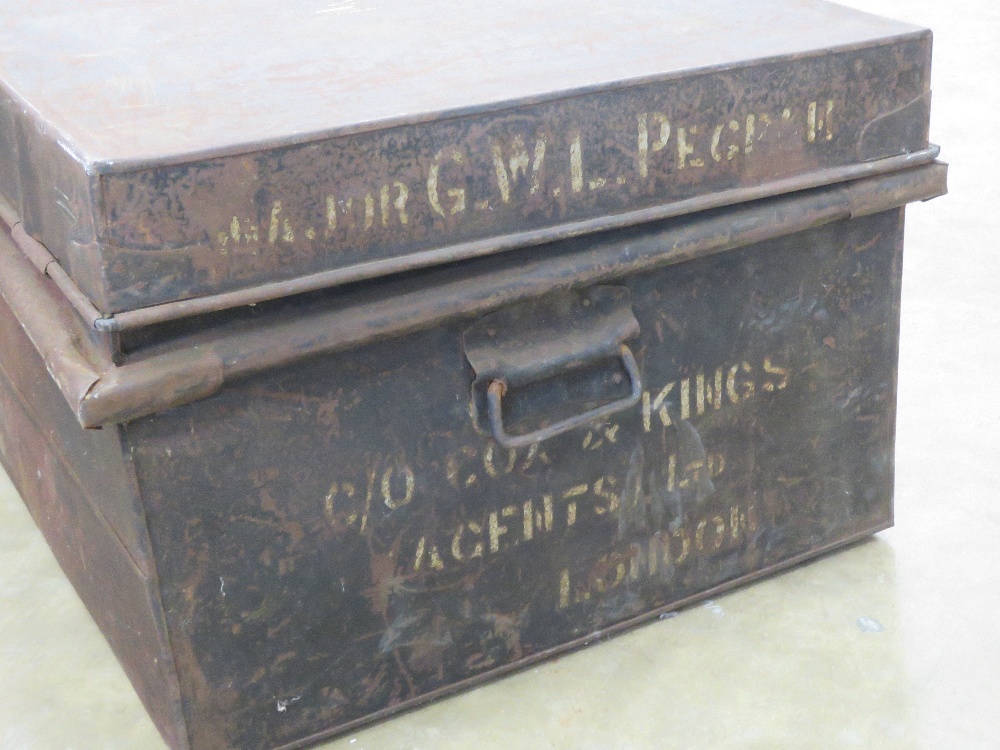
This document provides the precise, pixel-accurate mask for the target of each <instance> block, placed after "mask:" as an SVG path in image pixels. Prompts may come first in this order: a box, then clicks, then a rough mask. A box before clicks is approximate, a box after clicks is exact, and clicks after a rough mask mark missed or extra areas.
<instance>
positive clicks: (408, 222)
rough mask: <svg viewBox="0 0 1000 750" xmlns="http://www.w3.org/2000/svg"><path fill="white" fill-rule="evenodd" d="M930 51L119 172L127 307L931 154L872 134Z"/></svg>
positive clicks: (395, 259) (107, 260) (113, 230)
mask: <svg viewBox="0 0 1000 750" xmlns="http://www.w3.org/2000/svg"><path fill="white" fill-rule="evenodd" d="M925 52H926V41H925V40H912V41H907V42H901V43H900V44H899V45H898V46H897V47H893V48H872V49H859V50H852V51H845V52H842V53H838V54H836V55H828V56H821V57H817V58H810V59H809V60H808V61H794V62H775V63H769V64H767V65H764V66H760V67H758V68H755V69H753V70H733V71H726V72H709V73H704V74H701V75H697V76H692V77H688V78H685V79H683V80H673V81H663V82H657V83H649V84H643V85H636V86H626V87H624V88H621V89H616V90H613V91H605V92H602V93H601V94H586V95H579V96H571V97H567V98H560V99H556V100H553V101H548V102H539V103H533V104H527V105H524V106H521V107H519V108H517V109H516V110H513V111H498V112H494V113H486V114H473V115H467V116H461V117H456V118H444V119H437V120H430V121H428V122H424V123H419V124H411V125H401V126H397V127H392V128H388V129H385V130H375V131H371V132H359V133H357V134H354V135H345V136H339V137H335V138H330V139H326V140H319V141H316V142H311V143H308V144H302V145H296V146H286V147H280V148H274V149H271V150H268V151H266V152H262V153H253V154H245V155H236V156H229V157H220V158H216V159H208V160H205V161H201V162H192V163H190V164H184V165H178V166H172V167H163V168H159V169H150V170H143V171H139V172H135V173H131V174H122V175H108V176H106V177H105V178H104V183H103V184H105V186H106V202H107V210H106V212H105V215H106V216H107V217H108V223H107V226H106V227H104V228H103V230H102V231H101V243H102V249H101V253H102V256H103V257H104V266H103V267H105V268H106V269H108V271H107V274H106V275H105V277H104V278H105V282H106V284H107V287H108V306H109V307H110V308H113V309H132V308H135V307H139V306H144V305H149V304H155V303H157V302H163V301H168V300H173V299H179V298H184V297H190V296H197V295H201V294H207V293H213V292H220V291H227V290H234V289H240V288H245V287H247V286H252V285H255V284H260V283H264V282H267V281H273V280H274V278H276V277H281V278H286V277H288V276H293V275H302V274H308V273H315V272H320V271H332V270H336V269H353V270H352V271H351V274H352V275H361V276H368V275H371V274H373V273H376V270H377V269H381V270H378V271H377V272H378V273H381V272H382V271H384V270H385V268H386V266H378V267H369V266H367V265H364V264H368V263H370V262H374V261H379V262H390V263H391V264H392V267H394V268H395V267H396V266H397V265H400V264H401V265H402V266H406V267H410V266H412V265H422V264H423V263H425V262H430V256H429V255H428V256H426V258H425V257H424V256H420V257H416V256H417V254H419V253H424V252H425V251H426V253H434V252H436V251H438V250H440V249H442V248H445V247H449V246H453V252H454V253H456V254H457V255H459V256H467V255H472V254H476V253H482V252H489V251H493V250H495V249H496V248H494V247H492V245H493V244H494V241H495V238H497V237H499V236H503V235H506V234H510V233H525V232H543V233H549V232H556V231H560V229H559V228H560V227H564V226H565V225H567V224H570V225H571V224H574V223H576V222H581V221H588V220H596V219H598V218H599V217H607V216H616V217H627V216H628V215H629V214H630V213H631V212H634V211H641V210H645V209H650V208H653V207H658V208H657V210H664V207H668V206H670V205H671V204H674V203H676V202H679V201H684V200H686V199H689V198H693V197H695V196H699V195H706V194H709V193H716V192H725V191H730V190H734V189H739V188H747V187H757V186H763V185H766V184H770V183H771V182H773V181H776V180H781V179H782V178H785V177H789V176H792V175H801V174H807V173H813V172H816V173H817V174H818V173H819V172H821V171H822V170H824V169H827V168H830V167H838V166H845V165H851V164H857V163H858V162H859V160H860V157H859V154H860V153H862V152H863V153H864V157H865V158H864V160H866V161H867V160H869V159H872V158H876V157H877V156H878V155H894V154H899V153H904V152H914V151H919V150H920V149H922V148H925V147H926V146H927V143H926V128H925V127H912V128H911V127H895V128H891V129H880V130H879V131H878V132H879V138H880V139H882V140H886V139H887V140H886V142H885V143H882V142H881V141H880V142H879V143H868V142H867V141H866V142H865V143H862V141H865V139H866V138H867V137H868V136H866V133H867V134H868V135H869V136H870V135H871V134H873V133H875V131H874V130H870V129H869V130H866V128H867V126H868V124H869V123H870V122H871V121H872V119H873V118H874V117H877V116H878V115H879V114H880V113H888V112H894V111H897V110H900V108H901V107H904V106H905V105H906V104H908V103H910V102H912V101H914V100H916V99H918V98H919V97H920V96H922V95H923V94H924V91H923V83H922V81H923V80H924V79H923V77H922V75H920V74H918V72H919V71H922V70H923V69H924V66H925V65H926V55H925ZM859 70H860V71H863V73H864V75H859V73H858V71H859ZM918 109H919V108H918ZM906 111H908V110H906ZM918 116H921V115H920V112H918V111H917V110H914V113H913V117H918ZM893 139H895V141H893ZM890 141H891V142H890ZM164 186H166V188H165V187H164ZM165 189H166V191H167V192H166V193H164V190H165ZM279 204H280V210H279V211H277V213H275V209H276V207H278V205H279ZM622 220H623V221H624V220H626V219H624V218H622ZM487 240H491V241H490V242H489V243H487V244H489V245H490V247H481V246H479V245H477V244H476V243H478V242H480V241H484V242H485V241H487ZM164 248H169V251H164ZM404 258H405V259H406V260H404ZM363 265H364V268H362V266H363ZM366 269H367V270H366ZM153 277H155V278H157V279H159V283H158V284H156V285H155V286H151V285H149V284H148V283H146V282H145V281H144V280H145V279H148V278H153Z"/></svg>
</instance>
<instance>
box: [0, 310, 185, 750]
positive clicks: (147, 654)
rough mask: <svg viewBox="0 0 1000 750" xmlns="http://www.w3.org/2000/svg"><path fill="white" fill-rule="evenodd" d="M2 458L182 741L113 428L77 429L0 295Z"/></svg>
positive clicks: (150, 574) (140, 684) (169, 733)
mask: <svg viewBox="0 0 1000 750" xmlns="http://www.w3.org/2000/svg"><path fill="white" fill-rule="evenodd" d="M0 350H2V351H3V357H2V359H0V462H2V463H3V466H4V468H5V469H6V470H7V472H8V474H9V475H10V477H11V479H12V481H13V482H14V484H15V485H16V486H17V488H18V491H19V492H20V494H21V497H22V498H23V499H24V501H25V503H26V504H27V506H28V509H29V510H30V511H31V514H32V517H33V518H34V520H35V523H37V524H38V527H39V528H40V529H41V531H42V533H43V534H44V535H45V538H46V541H47V542H48V544H49V546H50V547H51V548H52V551H53V553H54V554H55V556H56V558H57V559H58V561H59V564H60V566H61V567H62V569H63V571H64V572H65V573H66V576H67V577H68V578H69V579H70V581H71V582H72V584H73V586H74V587H75V588H76V590H77V592H78V593H79V595H80V598H81V599H82V600H83V602H84V604H85V605H86V606H87V609H88V610H89V612H90V614H91V615H92V617H93V618H94V620H95V621H96V622H97V624H98V626H99V627H100V628H101V631H102V632H103V633H104V635H105V637H106V638H107V640H108V642H109V644H110V645H111V647H112V650H113V651H114V653H115V655H116V656H117V657H118V660H119V661H120V662H121V664H122V667H123V669H124V670H125V673H126V674H127V675H128V677H129V679H130V680H131V682H132V684H133V686H134V687H135V690H136V692H137V693H138V694H139V697H140V698H141V700H142V702H143V704H144V705H145V706H146V708H147V710H148V711H149V713H150V715H151V716H152V717H153V720H154V722H155V723H156V725H157V727H158V728H159V729H160V732H161V733H162V734H163V736H164V738H165V739H166V740H167V742H168V743H170V745H171V747H173V748H177V749H178V750H181V749H183V748H186V747H187V743H186V737H185V734H184V729H183V718H182V715H181V706H180V691H179V687H178V681H177V675H176V673H175V671H174V664H173V655H172V653H171V650H170V646H169V642H168V640H167V633H166V625H165V622H164V619H163V614H162V610H161V608H160V604H159V591H158V588H157V577H156V572H155V569H154V563H153V561H152V559H151V552H150V545H149V539H148V536H147V534H146V523H145V516H144V513H143V511H142V508H141V505H140V504H139V496H138V492H137V490H138V488H137V485H136V483H135V477H134V474H133V473H132V471H131V467H130V465H129V463H128V461H127V459H126V456H125V454H124V452H123V446H122V442H121V434H120V431H119V430H118V428H115V427H111V428H107V429H105V430H82V429H80V427H79V425H78V424H77V423H76V420H75V415H74V414H73V413H72V412H71V410H70V408H69V407H68V405H67V404H66V402H65V401H64V399H63V398H62V397H61V396H60V394H59V391H58V389H57V388H56V385H55V383H54V382H53V381H52V380H51V379H49V378H48V377H47V376H46V374H45V364H44V363H43V361H42V360H41V358H40V356H39V355H38V353H37V351H36V350H35V346H34V344H33V343H32V342H31V341H30V340H29V339H28V338H27V336H26V335H25V333H24V331H23V330H21V327H20V326H19V325H18V322H17V319H16V317H15V316H14V315H13V314H12V312H11V310H10V308H9V307H8V306H7V305H6V303H5V302H4V301H3V300H0Z"/></svg>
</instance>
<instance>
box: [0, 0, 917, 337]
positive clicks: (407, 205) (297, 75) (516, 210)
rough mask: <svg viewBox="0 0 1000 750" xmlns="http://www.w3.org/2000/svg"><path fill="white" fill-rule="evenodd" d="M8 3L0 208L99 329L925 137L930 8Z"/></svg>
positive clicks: (912, 148) (685, 203) (776, 185)
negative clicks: (914, 15) (886, 14)
mask: <svg viewBox="0 0 1000 750" xmlns="http://www.w3.org/2000/svg"><path fill="white" fill-rule="evenodd" d="M6 18H7V23H6V24H5V25H4V26H3V28H2V29H0V196H2V198H3V201H4V202H5V204H6V205H5V206H4V210H3V212H2V213H3V215H4V216H5V217H6V218H7V219H8V222H9V223H11V224H16V223H18V222H21V231H22V233H23V235H24V237H25V238H27V239H29V240H34V241H36V243H35V245H33V247H35V249H36V250H38V251H39V252H38V260H36V265H39V266H40V267H43V268H47V269H48V271H49V272H50V275H51V276H53V278H54V279H55V280H56V281H57V282H58V283H60V286H61V288H63V291H64V293H66V294H67V296H68V297H69V298H70V299H71V300H73V301H74V303H75V305H76V307H77V309H78V310H80V311H81V312H83V313H84V314H85V317H87V318H89V319H91V322H96V323H97V325H98V327H103V328H105V329H111V330H114V329H129V328H136V327H139V326H142V325H147V324H149V323H155V322H159V321H163V320H170V319H173V318H177V317H183V316H187V315H192V314H196V313H202V312H209V311H212V310H218V309H223V308H227V307H234V306H238V305H244V304H249V303H254V302H260V301H264V300H268V299H274V298H278V297H283V296H287V295H290V294H294V293H300V292H304V291H309V290H314V289H321V288H326V287H331V286H335V285H338V284H345V283H348V282H355V281H358V280H364V279H373V278H376V277H382V276H386V275H390V274H395V273H398V272H401V271H407V270H412V269H414V268H418V267H426V266H431V265H439V264H445V263H449V262H452V261H456V260H460V259H466V258H471V257H474V256H482V255H487V254H491V253H496V252H499V251H505V250H510V249H513V248H519V247H524V246H529V245H531V246H538V247H539V250H538V252H539V253H540V254H541V253H544V246H543V243H547V242H550V241H551V240H555V239H562V238H566V237H570V236H574V235H580V234H584V233H589V232H594V231H598V230H604V229H610V228H620V227H624V226H628V225H633V224H637V223H640V222H644V221H649V220H653V219H662V218H666V217H670V216H677V215H680V214H686V213H690V212H694V211H700V210H705V209H709V208H714V207H719V206H724V205H731V204H734V203H740V202H744V201H748V200H753V199H757V198H762V197H767V196H773V195H777V194H781V193H786V192H790V191H793V190H799V189H804V188H812V187H817V186H821V185H827V184H831V183H835V182H840V181H845V180H849V179H854V178H858V177H864V176H871V175H873V174H879V173H885V172H890V171H894V170H897V169H900V168H902V167H905V166H914V165H918V164H920V163H926V162H929V161H931V160H933V158H934V155H935V153H936V151H935V150H934V149H933V148H931V147H929V144H928V140H927V124H928V114H929V76H930V50H931V36H930V32H929V31H927V30H925V29H920V28H917V27H913V26H909V25H906V24H902V23H899V22H895V21H889V20H887V19H883V18H879V17H875V16H871V15H867V14H864V13H860V12H857V11H854V10H849V9H846V8H842V7H839V6H836V5H833V4H830V3H826V2H821V1H820V0H799V1H797V2H790V1H789V0H761V1H760V2H754V3H752V4H747V3H740V2H735V1H734V0H709V1H707V2H702V3H698V4H696V5H694V6H691V5H685V6H681V5H680V4H678V3H660V2H655V1H654V0H640V1H639V2H634V3H629V4H626V5H623V6H614V7H612V6H608V5H607V4H606V3H602V2H597V1H596V0H583V1H582V2H580V1H574V2H569V1H568V0H532V1H531V2H515V3H503V4H497V5H494V6H491V5H486V6H483V5H470V4H468V3H457V2H444V3H442V2H427V1H426V0H418V1H416V2H411V3H405V4H392V3H384V2H379V1H378V0H349V1H348V2H344V3H334V4H330V3H329V2H315V1H312V2H306V3H299V4H296V6H295V7H294V8H289V7H287V6H274V5H272V4H270V3H265V2H252V3H249V4H248V3H243V2H241V3H237V2H234V1H233V0H226V1H225V2H220V3H214V4H212V6H211V7H205V6H204V5H203V4H201V3H195V2H192V1H191V0H184V2H180V3H173V4H171V5H170V6H163V5H158V4H154V3H148V2H140V3H134V2H131V3H125V2H122V1H121V0H96V1H95V2H92V3H87V4H85V5H80V4H77V3H71V2H69V1H68V0H47V1H46V2H41V3H39V2H27V0H15V1H14V2H13V4H12V6H10V7H8V8H7V9H6ZM28 244H30V243H28ZM46 253H47V254H46ZM57 277H58V278H57Z"/></svg>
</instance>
